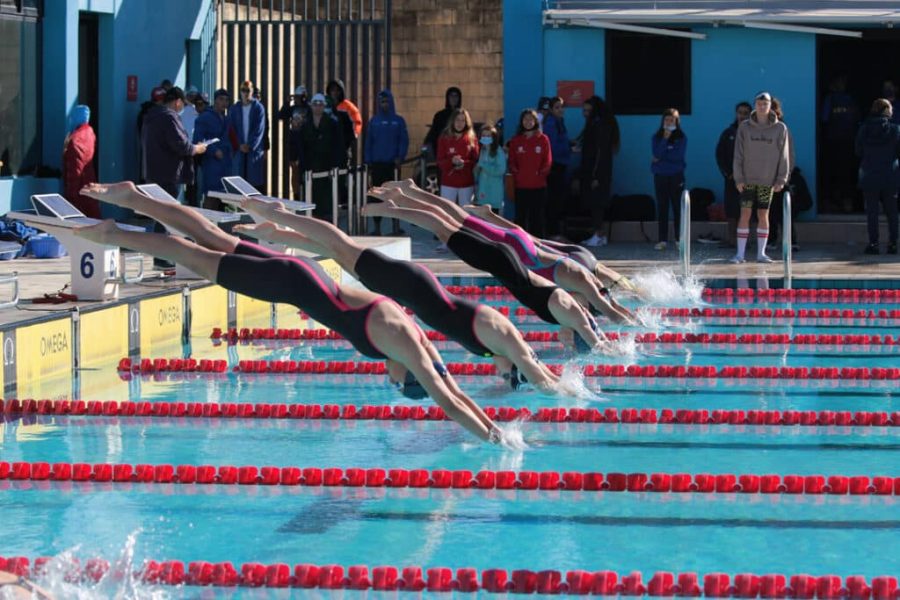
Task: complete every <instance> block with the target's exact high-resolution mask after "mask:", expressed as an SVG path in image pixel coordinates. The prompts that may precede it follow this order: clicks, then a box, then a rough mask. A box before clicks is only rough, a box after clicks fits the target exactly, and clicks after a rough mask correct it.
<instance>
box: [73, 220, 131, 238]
mask: <svg viewBox="0 0 900 600" xmlns="http://www.w3.org/2000/svg"><path fill="white" fill-rule="evenodd" d="M119 231H120V229H119V228H118V226H116V222H115V221H113V220H112V219H106V220H105V221H100V222H99V223H97V224H96V225H86V226H84V227H76V228H75V229H74V230H73V233H74V234H75V235H76V236H78V237H81V238H84V239H86V240H90V241H92V242H96V243H98V244H109V243H110V241H111V239H112V237H113V236H114V235H115V234H117V233H118V232H119Z"/></svg>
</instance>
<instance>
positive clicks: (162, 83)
mask: <svg viewBox="0 0 900 600" xmlns="http://www.w3.org/2000/svg"><path fill="white" fill-rule="evenodd" d="M159 87H161V88H162V89H163V90H165V91H167V92H168V91H169V90H171V89H172V87H173V85H172V81H171V80H170V79H163V80H162V81H160V82H159Z"/></svg>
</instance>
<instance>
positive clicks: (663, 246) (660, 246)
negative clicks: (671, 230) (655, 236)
mask: <svg viewBox="0 0 900 600" xmlns="http://www.w3.org/2000/svg"><path fill="white" fill-rule="evenodd" d="M667 246H668V244H667V243H666V242H657V243H656V245H655V246H653V249H654V250H665V249H666V247H667Z"/></svg>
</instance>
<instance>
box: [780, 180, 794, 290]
mask: <svg viewBox="0 0 900 600" xmlns="http://www.w3.org/2000/svg"><path fill="white" fill-rule="evenodd" d="M793 228H794V223H793V216H792V215H791V193H790V192H789V191H787V190H785V191H784V200H783V201H782V204H781V256H782V259H783V261H784V289H786V290H789V289H791V278H792V277H793V275H794V269H793V265H792V261H793V256H794V247H793V241H794V235H793Z"/></svg>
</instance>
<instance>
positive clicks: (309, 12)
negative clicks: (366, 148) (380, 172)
mask: <svg viewBox="0 0 900 600" xmlns="http://www.w3.org/2000/svg"><path fill="white" fill-rule="evenodd" d="M390 13H391V0H219V10H218V14H219V32H220V35H219V56H218V70H219V73H218V75H219V76H218V81H219V82H220V84H221V85H222V86H223V87H225V88H226V89H228V90H229V91H230V92H231V93H232V94H233V96H234V97H235V98H237V90H238V89H239V85H240V83H241V82H242V81H244V80H245V79H250V80H251V81H253V82H254V83H255V84H256V85H257V86H258V87H259V89H260V95H261V99H262V103H263V104H264V105H265V107H266V116H267V119H268V124H269V143H270V147H269V151H268V152H267V164H266V177H267V186H268V187H267V190H268V193H269V194H271V195H273V196H279V197H282V198H289V197H290V190H291V188H290V173H289V169H288V165H287V161H288V154H287V150H288V149H287V127H288V125H287V124H286V123H284V122H282V121H279V120H278V114H277V113H278V109H279V108H280V107H281V106H282V105H284V104H285V103H286V102H287V101H288V97H289V96H290V94H291V93H292V92H293V90H294V87H296V86H298V85H305V86H306V88H307V90H308V91H309V95H310V97H312V95H313V94H314V93H316V92H324V91H325V86H326V85H327V84H328V82H329V81H330V80H332V79H341V80H343V81H344V84H345V86H346V91H347V98H349V99H350V100H351V101H353V102H354V103H355V104H356V105H357V106H358V107H359V109H360V111H361V112H362V117H363V123H368V121H369V118H370V115H371V112H372V109H373V104H374V101H375V96H376V95H377V93H378V90H380V89H382V88H384V87H388V86H390V77H391V75H390V73H391V49H390ZM357 144H358V149H359V148H362V139H360V140H357ZM357 155H359V153H357Z"/></svg>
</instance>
